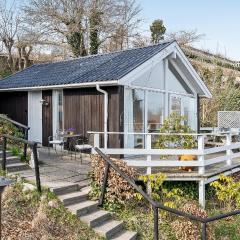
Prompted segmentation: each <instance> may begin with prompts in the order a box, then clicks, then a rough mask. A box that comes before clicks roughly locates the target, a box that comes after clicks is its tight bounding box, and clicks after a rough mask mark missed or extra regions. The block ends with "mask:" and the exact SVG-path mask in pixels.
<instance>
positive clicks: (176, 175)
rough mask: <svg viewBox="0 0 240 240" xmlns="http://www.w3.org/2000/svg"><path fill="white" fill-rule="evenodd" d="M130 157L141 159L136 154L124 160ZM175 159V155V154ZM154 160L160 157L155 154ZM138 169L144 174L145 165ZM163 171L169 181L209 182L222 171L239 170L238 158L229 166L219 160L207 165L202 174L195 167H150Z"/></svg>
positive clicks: (233, 171)
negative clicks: (182, 168)
mask: <svg viewBox="0 0 240 240" xmlns="http://www.w3.org/2000/svg"><path fill="white" fill-rule="evenodd" d="M224 154H226V153H225V152H222V153H218V154H209V155H208V156H207V157H206V160H207V159H211V158H215V157H220V156H224ZM131 159H134V160H137V159H139V161H141V159H143V157H142V156H138V157H136V156H135V157H134V158H131V157H128V158H125V159H124V160H128V161H131ZM176 159H177V156H176ZM176 159H174V160H176ZM154 160H157V161H159V160H161V159H160V158H158V157H157V156H155V157H154V158H152V161H154ZM164 160H166V159H164ZM169 161H173V160H169ZM137 169H138V171H139V172H140V173H141V174H146V167H138V168H137ZM159 172H161V173H164V174H165V175H166V176H167V180H169V181H200V180H204V181H205V182H211V181H212V180H215V179H217V178H218V176H219V175H220V174H222V173H224V174H225V175H231V174H234V173H236V172H240V158H236V159H234V160H233V161H232V165H231V166H227V164H226V162H221V163H216V164H213V165H210V166H207V167H206V168H205V173H204V174H199V172H198V168H197V167H193V170H192V171H185V170H181V169H180V168H179V167H155V168H152V173H159Z"/></svg>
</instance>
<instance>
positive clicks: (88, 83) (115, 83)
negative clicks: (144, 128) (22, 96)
mask: <svg viewBox="0 0 240 240" xmlns="http://www.w3.org/2000/svg"><path fill="white" fill-rule="evenodd" d="M3 81H4V80H3ZM99 83H100V84H101V85H104V86H111V85H117V84H118V81H117V80H112V81H101V82H99ZM96 84H98V82H87V83H72V84H62V85H49V86H37V87H23V88H7V89H0V92H10V91H34V90H45V89H63V88H64V89H65V88H81V87H95V86H96Z"/></svg>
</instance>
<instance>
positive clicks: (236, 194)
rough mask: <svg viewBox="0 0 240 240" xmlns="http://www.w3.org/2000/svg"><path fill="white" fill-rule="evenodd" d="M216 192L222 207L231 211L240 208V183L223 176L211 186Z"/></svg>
mask: <svg viewBox="0 0 240 240" xmlns="http://www.w3.org/2000/svg"><path fill="white" fill-rule="evenodd" d="M210 185H211V186H212V187H214V189H215V191H216V196H217V198H218V200H219V201H220V204H221V205H222V207H224V208H226V209H227V210H229V211H231V210H232V209H235V208H240V181H239V180H237V179H234V178H233V177H230V176H225V175H223V174H221V175H220V176H219V180H218V181H214V182H212V183H211V184H210Z"/></svg>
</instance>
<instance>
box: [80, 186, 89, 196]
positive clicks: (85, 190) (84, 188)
mask: <svg viewBox="0 0 240 240" xmlns="http://www.w3.org/2000/svg"><path fill="white" fill-rule="evenodd" d="M90 191H91V187H90V186H87V187H83V188H81V192H85V193H87V194H89V193H90Z"/></svg>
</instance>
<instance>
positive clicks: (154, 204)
mask: <svg viewBox="0 0 240 240" xmlns="http://www.w3.org/2000/svg"><path fill="white" fill-rule="evenodd" d="M95 151H96V153H97V154H99V155H100V156H101V157H102V159H103V160H104V161H105V172H104V178H103V183H102V189H101V196H100V198H99V205H100V206H101V205H103V202H104V197H105V193H106V188H107V181H108V173H109V170H110V167H111V168H112V169H113V170H115V171H116V172H117V173H118V174H119V175H120V176H121V177H122V178H123V179H124V180H126V181H127V182H128V183H129V184H130V185H131V186H132V187H133V188H134V189H135V190H136V191H137V192H138V193H140V194H141V195H142V196H143V197H144V199H145V200H147V201H148V202H149V203H150V204H151V206H152V208H153V216H154V240H158V239H159V238H158V237H159V230H158V224H159V223H158V218H159V217H158V209H161V210H164V211H167V212H170V213H172V214H175V215H177V216H181V217H185V218H188V219H190V220H193V221H197V222H200V223H201V224H202V229H201V239H202V240H206V239H207V224H208V223H210V222H214V221H217V220H220V219H224V218H227V217H230V216H234V215H238V214H240V210H235V211H232V212H228V213H225V214H220V215H217V216H213V217H208V218H201V217H198V216H194V215H191V214H188V213H185V212H182V211H179V210H177V209H173V208H169V207H166V206H164V205H163V204H161V203H159V202H156V201H154V200H153V199H152V198H151V197H150V196H149V195H148V194H147V193H146V192H144V191H143V190H142V188H140V187H139V186H137V185H136V183H135V182H134V180H133V179H131V178H130V177H128V176H127V175H126V174H125V173H124V172H123V171H122V170H121V169H120V168H119V167H118V166H117V165H116V164H114V162H113V161H112V160H111V159H110V158H109V157H108V156H106V155H105V154H104V153H103V152H102V151H101V150H100V149H99V148H95Z"/></svg>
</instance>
